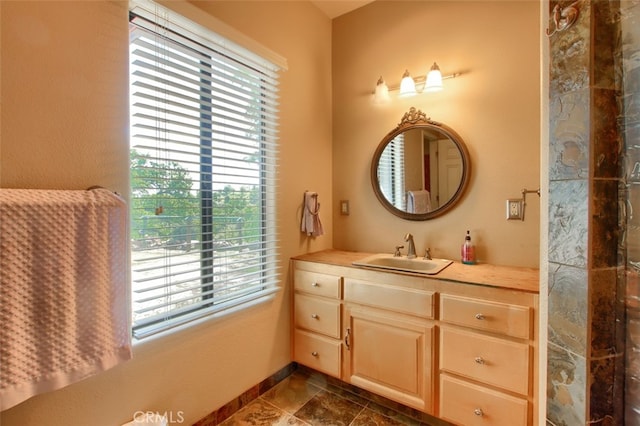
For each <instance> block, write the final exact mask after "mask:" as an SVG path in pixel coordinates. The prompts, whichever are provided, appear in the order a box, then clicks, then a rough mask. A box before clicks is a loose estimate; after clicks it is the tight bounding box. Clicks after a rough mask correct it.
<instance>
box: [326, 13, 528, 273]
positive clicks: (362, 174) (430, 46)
mask: <svg viewBox="0 0 640 426" xmlns="http://www.w3.org/2000/svg"><path fill="white" fill-rule="evenodd" d="M539 13H540V12H539V5H538V2H536V1H517V2H513V1H495V2H484V1H469V2H462V1H436V2H431V1H429V2H427V1H424V2H422V1H420V2H415V1H408V2H402V1H377V2H374V3H372V4H369V5H367V6H365V7H363V8H361V9H358V10H356V11H354V12H352V13H350V14H348V15H344V16H342V17H339V18H337V19H335V20H334V21H333V42H332V55H333V65H332V66H333V105H334V108H333V117H334V118H333V181H334V185H333V199H334V205H337V203H338V200H343V199H348V200H349V201H350V210H351V214H350V216H341V215H339V213H338V212H337V211H334V240H333V243H334V247H336V248H341V249H348V250H360V251H370V252H391V251H392V250H393V248H394V246H395V245H397V244H400V243H402V242H403V241H402V237H403V236H404V234H405V233H406V232H411V233H413V235H414V236H415V241H416V248H417V250H418V251H419V252H422V251H423V250H424V248H425V247H427V246H428V247H431V248H432V252H433V254H434V255H435V256H438V257H450V258H453V259H458V258H459V252H460V244H461V243H462V242H463V238H464V233H465V231H466V230H467V229H469V230H471V234H472V237H473V239H474V241H475V244H476V245H477V256H478V258H479V259H480V260H481V261H485V262H488V263H494V264H502V265H516V266H537V265H538V264H539V220H540V214H539V207H540V200H539V199H538V196H537V195H535V194H530V195H528V196H527V209H526V216H525V219H526V220H525V221H524V222H521V221H507V220H505V214H506V207H505V203H506V200H507V199H509V198H520V197H521V191H522V189H523V188H527V189H538V187H539V185H540V177H539V176H540V173H539V169H540V158H539V152H540V131H539V123H540V111H539V110H540V92H539V87H540V81H539V79H540V77H539V76H540V38H539V37H540V36H539V35H540V21H539ZM434 61H437V62H438V64H439V66H440V68H441V69H442V72H443V74H450V73H453V72H464V74H463V75H462V76H460V77H459V78H456V79H453V80H445V81H444V83H445V90H444V91H442V92H438V93H435V94H425V95H419V96H417V97H414V98H410V99H409V100H399V99H394V100H393V102H392V103H390V104H388V105H386V106H384V107H380V106H376V105H373V104H372V102H371V96H370V93H371V91H372V90H373V89H374V87H375V83H376V81H377V79H378V77H380V76H381V75H382V76H383V77H384V78H385V80H386V81H387V83H388V84H398V83H399V81H400V77H401V75H402V73H403V72H404V70H405V68H406V69H408V70H409V71H410V72H411V73H412V74H413V75H414V76H417V75H418V74H420V73H423V75H424V74H426V72H427V71H428V69H429V67H430V66H431V64H432V63H433V62H434ZM411 106H415V107H416V108H418V109H421V110H422V111H423V112H425V113H426V114H427V116H429V117H431V118H432V119H433V120H436V121H441V122H443V123H445V124H447V125H449V126H451V127H452V128H453V129H455V130H456V131H457V133H458V134H460V136H461V137H462V138H463V139H464V141H465V142H466V144H467V147H468V148H469V152H470V155H471V162H472V175H471V182H470V185H469V189H468V194H467V195H466V196H465V197H464V198H463V200H462V202H461V203H460V204H459V205H458V206H457V207H456V208H455V209H454V210H452V211H450V212H449V213H447V214H446V216H444V217H441V218H436V219H434V220H431V221H427V222H413V221H407V220H403V219H399V218H396V217H394V216H392V215H391V214H390V213H389V212H388V211H387V210H385V209H384V208H383V207H382V206H381V205H380V204H379V203H378V201H377V199H376V198H375V195H374V193H373V190H372V189H371V183H370V179H369V173H370V159H371V156H372V155H373V153H374V151H375V149H376V147H377V145H378V143H379V142H380V141H381V139H382V138H383V137H384V135H386V134H387V132H389V131H390V130H391V129H392V128H394V127H395V126H396V125H397V124H398V123H399V121H400V119H401V117H402V115H403V114H404V112H406V111H408V109H409V108H410V107H411Z"/></svg>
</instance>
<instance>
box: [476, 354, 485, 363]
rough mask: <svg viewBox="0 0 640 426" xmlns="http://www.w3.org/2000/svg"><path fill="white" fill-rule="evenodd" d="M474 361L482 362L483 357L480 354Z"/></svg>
mask: <svg viewBox="0 0 640 426" xmlns="http://www.w3.org/2000/svg"><path fill="white" fill-rule="evenodd" d="M474 361H475V362H476V364H484V359H483V358H482V357H481V356H477V357H476V358H475V360H474Z"/></svg>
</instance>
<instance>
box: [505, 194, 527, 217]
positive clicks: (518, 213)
mask: <svg viewBox="0 0 640 426" xmlns="http://www.w3.org/2000/svg"><path fill="white" fill-rule="evenodd" d="M523 205H524V201H523V200H522V199H517V200H507V219H508V220H522V218H523V215H522V213H523V211H522V209H523Z"/></svg>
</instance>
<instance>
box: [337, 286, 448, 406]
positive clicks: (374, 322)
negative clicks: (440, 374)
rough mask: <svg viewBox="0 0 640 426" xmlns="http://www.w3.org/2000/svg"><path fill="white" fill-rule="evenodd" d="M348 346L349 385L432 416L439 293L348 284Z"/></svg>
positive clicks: (346, 310)
mask: <svg viewBox="0 0 640 426" xmlns="http://www.w3.org/2000/svg"><path fill="white" fill-rule="evenodd" d="M344 283H345V284H344V304H345V315H344V319H345V320H344V323H345V325H344V326H343V327H346V329H347V330H348V341H349V343H350V344H349V346H347V347H346V351H345V359H344V366H343V371H344V375H345V376H344V378H343V379H344V380H345V381H347V382H349V383H351V384H354V385H356V386H358V387H361V388H363V389H366V390H369V391H371V392H375V393H377V394H379V395H382V396H384V397H387V398H389V399H392V400H394V401H397V402H400V403H402V404H404V405H407V406H409V407H413V408H417V409H419V410H421V411H424V412H425V413H429V414H434V411H433V400H434V393H433V389H434V386H433V373H434V363H433V356H434V353H433V351H434V348H435V326H434V322H433V321H431V319H432V318H433V310H434V293H433V292H431V291H425V290H419V289H412V288H403V287H398V286H394V285H388V284H385V283H384V279H382V280H380V281H378V282H369V281H363V280H358V279H352V278H345V281H344Z"/></svg>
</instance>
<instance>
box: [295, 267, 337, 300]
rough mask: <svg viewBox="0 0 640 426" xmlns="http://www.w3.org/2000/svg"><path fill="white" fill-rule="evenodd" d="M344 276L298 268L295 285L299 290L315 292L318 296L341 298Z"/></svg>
mask: <svg viewBox="0 0 640 426" xmlns="http://www.w3.org/2000/svg"><path fill="white" fill-rule="evenodd" d="M341 284H342V277H338V276H335V275H328V274H320V273H317V272H310V271H302V270H300V269H296V270H295V272H294V276H293V285H294V287H295V289H296V290H297V291H303V292H305V293H309V294H314V295H316V296H324V297H331V298H334V299H340V297H341V296H342V294H341V290H342V285H341Z"/></svg>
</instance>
